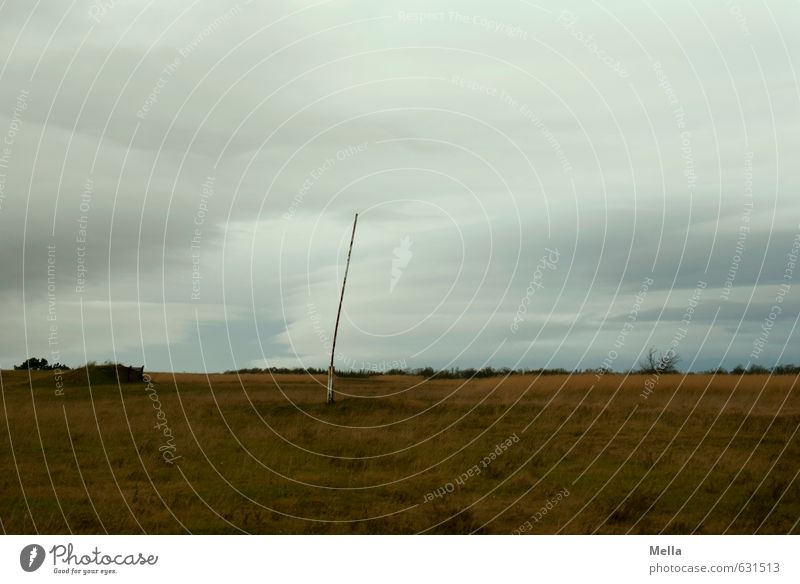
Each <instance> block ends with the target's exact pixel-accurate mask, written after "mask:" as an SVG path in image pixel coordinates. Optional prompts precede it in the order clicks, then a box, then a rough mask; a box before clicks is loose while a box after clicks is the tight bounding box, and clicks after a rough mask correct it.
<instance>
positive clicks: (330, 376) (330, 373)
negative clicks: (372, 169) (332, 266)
mask: <svg viewBox="0 0 800 584" xmlns="http://www.w3.org/2000/svg"><path fill="white" fill-rule="evenodd" d="M356 223H358V213H356V216H355V219H353V233H352V235H350V249H349V250H348V251H347V264H346V265H345V268H344V279H343V280H342V294H341V295H340V296H339V310H338V311H337V312H336V324H335V325H334V327H333V342H332V343H331V364H330V366H328V397H327V400H326V403H328V404H332V403H333V378H334V377H335V376H336V369H335V368H334V365H333V360H334V358H335V355H336V335H337V334H338V333H339V317H340V316H341V315H342V303H343V302H344V287H345V286H347V272H348V270H349V269H350V254H352V253H353V240H354V239H355V238H356Z"/></svg>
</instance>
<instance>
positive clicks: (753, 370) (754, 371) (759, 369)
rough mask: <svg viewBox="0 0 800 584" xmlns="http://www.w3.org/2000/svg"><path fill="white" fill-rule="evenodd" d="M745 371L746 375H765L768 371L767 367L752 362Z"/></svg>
mask: <svg viewBox="0 0 800 584" xmlns="http://www.w3.org/2000/svg"><path fill="white" fill-rule="evenodd" d="M747 373H748V375H766V374H767V373H769V369H767V368H766V367H764V366H763V365H758V364H757V363H752V364H751V365H750V367H749V368H748V369H747Z"/></svg>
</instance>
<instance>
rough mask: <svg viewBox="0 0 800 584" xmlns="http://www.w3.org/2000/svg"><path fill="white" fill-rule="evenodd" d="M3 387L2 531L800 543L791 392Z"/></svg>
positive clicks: (260, 378)
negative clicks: (332, 399)
mask: <svg viewBox="0 0 800 584" xmlns="http://www.w3.org/2000/svg"><path fill="white" fill-rule="evenodd" d="M1 379H2V397H3V401H2V408H3V413H2V416H0V425H2V428H0V457H2V458H1V459H0V460H1V462H2V468H3V469H4V470H5V472H4V473H3V474H2V475H0V484H1V488H0V524H1V525H0V526H1V527H2V530H3V532H4V533H15V534H20V533H26V534H27V533H48V534H51V533H58V534H64V533H76V534H77V533H87V534H93V533H117V534H119V533H131V534H135V533H157V534H167V533H242V532H245V533H290V534H328V533H331V534H335V533H344V534H349V533H369V534H376V533H377V534H383V533H458V534H461V533H486V534H509V533H547V534H551V533H579V534H585V533H605V534H624V533H648V534H650V533H678V534H689V533H703V534H719V533H738V534H752V533H759V534H767V533H777V534H785V533H794V534H798V533H800V527H798V520H800V484H798V480H797V478H798V471H799V470H800V439H799V437H798V434H797V430H798V425H800V399H799V398H800V395H798V389H797V378H796V377H795V376H788V375H787V376H776V377H771V378H770V377H768V376H758V375H746V376H737V375H721V376H710V375H708V376H706V375H689V376H682V375H664V376H661V378H660V379H658V381H657V383H656V384H655V388H654V389H653V392H652V393H651V394H650V395H649V396H647V397H646V398H645V397H643V396H642V391H643V388H644V386H645V382H646V378H645V377H644V376H623V375H611V374H609V375H606V376H602V377H599V378H596V377H595V376H594V375H576V376H542V377H537V376H532V375H530V376H529V375H526V376H512V377H509V378H507V379H504V378H502V377H495V378H487V379H480V380H470V381H467V382H465V381H463V380H436V381H427V382H426V381H425V380H424V379H422V378H420V377H413V376H377V377H372V378H364V379H356V378H340V379H338V380H337V386H336V389H337V392H339V393H338V394H337V403H336V404H334V405H333V406H326V405H325V404H324V400H325V388H324V384H325V380H324V379H323V378H321V377H312V376H303V375H284V376H276V377H275V378H273V377H271V376H270V375H242V376H241V377H240V376H237V375H210V376H208V377H206V376H204V375H196V374H179V375H173V374H168V373H161V374H152V382H151V383H149V384H148V383H143V382H130V383H123V384H117V383H116V380H115V379H113V378H110V377H109V376H107V375H106V376H103V375H100V374H99V373H97V374H96V375H94V376H93V378H92V381H93V383H92V384H91V387H90V384H89V383H88V382H87V376H86V373H85V372H84V371H82V370H81V371H71V372H67V373H66V374H65V376H64V380H63V382H64V386H65V387H64V392H63V395H58V392H57V391H56V386H55V379H54V374H53V372H31V373H30V377H29V373H28V372H27V371H3V372H2V376H1ZM165 433H166V434H165Z"/></svg>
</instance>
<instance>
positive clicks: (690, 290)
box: [0, 0, 800, 371]
mask: <svg viewBox="0 0 800 584" xmlns="http://www.w3.org/2000/svg"><path fill="white" fill-rule="evenodd" d="M798 27H800V5H798V4H797V2H788V1H787V2H769V3H765V2H741V3H738V4H737V3H735V2H710V1H709V2H677V3H675V2H641V3H635V4H634V3H629V2H616V1H615V2H601V3H596V2H592V3H589V2H575V3H574V5H573V6H569V5H565V4H564V3H562V2H558V3H556V2H528V1H523V0H518V1H515V0H508V1H501V2H491V3H490V2H486V1H484V2H477V1H467V0H457V1H456V0H451V1H433V2H431V1H425V2H423V1H418V2H411V1H409V2H400V1H396V2H395V1H391V0H389V1H381V2H375V1H369V0H359V1H346V0H333V1H319V2H310V1H305V0H301V1H297V0H293V1H291V2H289V1H285V0H284V1H275V0H269V1H264V2H260V1H257V0H253V1H252V2H245V1H242V2H239V3H233V2H219V1H210V0H205V1H202V2H201V1H199V0H197V1H194V2H190V1H175V2H152V1H151V2H146V1H143V0H142V1H140V0H93V1H88V0H75V1H73V2H56V1H55V0H44V1H38V2H33V1H32V0H10V1H6V2H3V3H2V6H1V7H0V103H1V104H2V108H1V109H0V116H2V119H0V140H2V144H0V233H2V246H0V267H2V279H0V302H2V307H3V308H2V312H1V313H0V330H2V336H0V367H2V368H9V367H11V366H12V365H13V364H14V363H19V362H20V361H22V360H23V359H24V358H25V357H27V356H44V357H46V358H48V359H50V360H51V361H61V362H64V363H66V364H68V365H71V366H76V365H79V364H81V363H83V362H85V361H87V360H98V361H102V360H105V359H114V360H119V361H123V362H126V363H134V364H141V363H144V364H145V365H146V367H147V368H148V369H150V370H176V371H203V370H209V371H219V370H225V369H232V368H241V367H253V366H265V365H276V366H292V367H294V366H315V367H324V366H326V361H327V359H328V356H327V354H328V353H329V342H330V337H331V333H332V329H333V322H334V320H335V310H336V304H337V301H338V291H339V287H340V285H341V280H342V276H343V271H344V265H345V259H346V255H347V244H348V242H349V239H350V230H351V226H352V221H353V215H354V213H356V212H358V213H359V222H358V230H357V233H356V239H355V247H354V250H353V256H352V263H351V267H350V273H349V276H348V288H347V294H346V301H345V308H344V312H343V314H342V322H341V328H340V334H339V341H338V343H339V344H338V347H337V352H338V353H339V355H338V356H337V365H338V366H339V367H340V368H351V367H354V368H361V367H367V368H375V369H382V368H385V367H386V366H391V365H393V364H399V365H400V366H404V367H409V368H411V367H421V366H425V365H432V366H434V367H445V366H462V367H463V366H476V367H477V366H482V365H493V366H509V367H525V368H533V367H567V368H574V367H579V368H585V367H598V366H600V365H602V364H603V363H604V362H605V363H606V364H607V365H611V366H612V367H613V368H614V369H627V368H629V367H631V366H632V365H633V364H635V363H636V361H637V359H638V358H639V357H640V354H641V352H642V351H643V350H646V349H647V347H650V346H655V347H658V348H659V349H662V350H666V349H667V348H669V347H670V346H674V347H675V348H676V350H677V351H678V353H679V354H680V355H681V356H682V362H681V366H682V367H683V368H691V369H695V370H699V369H706V368H711V367H715V366H718V365H720V364H722V365H724V366H727V367H730V366H733V365H735V364H736V363H747V362H749V361H752V362H757V363H759V364H762V365H765V366H770V365H774V364H775V363H776V361H778V360H780V361H781V362H792V361H794V362H800V354H799V350H800V342H798V335H797V331H796V330H795V325H796V322H797V317H798V312H800V282H795V281H794V280H796V279H797V278H800V268H797V269H793V262H792V256H791V252H792V250H793V246H794V250H795V251H797V248H798V246H800V240H798V239H797V238H798V235H799V234H800V196H799V193H800V188H798V187H800V174H798V171H797V161H798V156H799V155H800V85H798V79H797V72H798V70H800V63H798V56H799V55H800V39H799V38H798V35H797V31H798V30H799V28H798ZM84 240H85V241H84ZM787 254H790V255H787ZM48 268H49V270H50V271H49V272H48ZM84 270H85V271H84ZM773 306H776V307H778V309H777V310H775V309H773ZM682 321H683V322H682ZM394 362H396V363H394Z"/></svg>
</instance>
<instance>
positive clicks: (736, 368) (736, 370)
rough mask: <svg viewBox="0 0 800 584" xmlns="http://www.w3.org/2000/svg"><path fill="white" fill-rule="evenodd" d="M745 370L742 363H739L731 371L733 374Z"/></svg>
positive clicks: (739, 373) (740, 373)
mask: <svg viewBox="0 0 800 584" xmlns="http://www.w3.org/2000/svg"><path fill="white" fill-rule="evenodd" d="M744 372H745V368H744V367H743V366H742V364H741V363H740V364H739V365H737V366H736V367H734V368H733V369H731V373H732V374H733V375H742V374H743V373H744Z"/></svg>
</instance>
